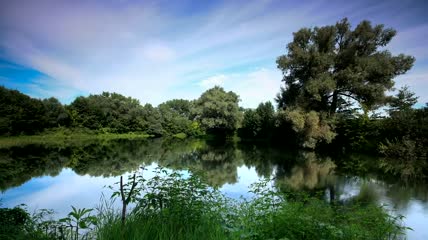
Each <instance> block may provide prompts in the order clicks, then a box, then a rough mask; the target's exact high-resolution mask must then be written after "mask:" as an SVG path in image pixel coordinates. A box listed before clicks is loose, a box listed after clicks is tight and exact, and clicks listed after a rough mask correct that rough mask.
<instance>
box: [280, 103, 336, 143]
mask: <svg viewBox="0 0 428 240" xmlns="http://www.w3.org/2000/svg"><path fill="white" fill-rule="evenodd" d="M278 121H279V124H284V122H287V123H289V125H291V128H292V129H293V130H294V131H295V132H296V134H297V137H298V138H299V139H300V141H299V142H301V144H302V145H301V146H302V147H304V148H311V149H313V148H315V147H316V145H317V143H319V142H321V141H325V142H327V143H330V142H331V141H332V140H333V138H334V137H335V136H336V133H335V132H333V131H332V128H331V126H330V124H329V123H330V122H329V120H327V119H326V117H325V116H323V114H321V113H318V112H315V111H310V112H305V111H303V110H301V109H299V108H296V109H293V108H287V109H286V110H281V111H280V112H279V113H278Z"/></svg>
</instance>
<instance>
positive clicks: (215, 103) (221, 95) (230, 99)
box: [194, 86, 241, 135]
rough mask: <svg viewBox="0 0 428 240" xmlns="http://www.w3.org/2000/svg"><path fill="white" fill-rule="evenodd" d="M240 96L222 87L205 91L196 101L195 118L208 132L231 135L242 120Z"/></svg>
mask: <svg viewBox="0 0 428 240" xmlns="http://www.w3.org/2000/svg"><path fill="white" fill-rule="evenodd" d="M238 102H239V97H238V95H236V94H235V93H234V92H231V91H230V92H226V91H224V89H223V88H221V87H218V86H216V87H214V88H211V89H209V90H207V91H205V92H204V93H203V94H202V95H201V96H200V97H199V98H198V99H197V100H196V101H195V108H194V115H195V119H196V120H198V122H200V124H201V127H202V128H203V129H205V130H206V131H207V132H208V133H214V134H219V135H231V134H233V133H234V131H235V130H236V129H237V127H238V124H239V123H240V121H241V112H240V111H239V105H238Z"/></svg>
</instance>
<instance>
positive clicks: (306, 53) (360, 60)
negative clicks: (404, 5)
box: [277, 18, 415, 115]
mask: <svg viewBox="0 0 428 240" xmlns="http://www.w3.org/2000/svg"><path fill="white" fill-rule="evenodd" d="M395 34H396V31H395V30H393V29H391V28H385V27H384V26H383V25H375V26H373V25H372V24H371V23H370V22H369V21H362V22H361V23H359V24H358V26H357V27H356V28H355V29H351V25H350V23H349V21H348V20H347V19H346V18H345V19H343V20H341V21H339V22H337V23H336V24H335V25H331V26H324V27H314V28H302V29H300V30H299V31H297V32H295V33H294V34H293V36H294V38H293V41H292V42H291V43H289V44H288V45H287V53H286V54H285V55H282V56H280V57H278V59H277V65H278V68H279V69H280V70H281V71H282V73H283V81H284V82H285V87H283V88H281V90H280V93H279V94H278V96H277V102H278V105H279V107H280V108H285V107H288V106H298V107H300V108H302V109H304V110H307V111H310V110H314V111H318V112H328V113H330V115H332V114H335V113H336V112H337V111H340V110H343V109H346V108H348V107H349V106H350V105H352V104H353V103H355V102H357V103H358V104H360V105H361V106H363V107H365V108H368V109H374V108H376V107H378V106H381V105H384V104H385V100H386V99H387V98H386V96H385V91H387V90H391V89H392V87H393V86H394V81H393V79H394V77H396V76H398V75H400V74H404V73H405V72H407V71H408V70H409V69H410V68H411V67H412V65H413V62H414V60H415V59H414V58H413V57H411V56H406V55H403V54H399V55H392V54H391V53H390V52H389V51H388V50H386V49H385V47H386V46H387V44H388V43H389V42H390V41H391V40H392V38H393V37H394V36H395Z"/></svg>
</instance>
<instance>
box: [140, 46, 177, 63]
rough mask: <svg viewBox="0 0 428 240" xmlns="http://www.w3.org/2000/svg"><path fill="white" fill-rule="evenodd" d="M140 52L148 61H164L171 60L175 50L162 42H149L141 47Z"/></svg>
mask: <svg viewBox="0 0 428 240" xmlns="http://www.w3.org/2000/svg"><path fill="white" fill-rule="evenodd" d="M142 54H143V55H144V57H146V58H147V59H148V60H149V61H153V62H165V61H171V60H173V59H174V58H175V55H176V54H175V51H174V50H173V49H172V48H170V47H168V46H167V45H166V44H162V43H150V44H148V45H147V46H145V47H143V49H142Z"/></svg>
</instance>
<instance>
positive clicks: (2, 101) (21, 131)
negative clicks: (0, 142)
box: [0, 87, 241, 138]
mask: <svg viewBox="0 0 428 240" xmlns="http://www.w3.org/2000/svg"><path fill="white" fill-rule="evenodd" d="M238 101H239V98H238V95H236V94H235V93H233V92H225V91H224V90H223V88H221V87H214V88H212V89H209V90H207V91H206V92H205V93H203V94H202V95H201V97H200V98H199V99H196V100H194V101H188V100H182V99H174V100H170V101H167V102H165V103H162V104H160V105H159V106H158V107H153V106H152V105H150V104H145V105H144V106H143V105H141V104H140V103H139V101H138V100H137V99H134V98H131V97H125V96H122V95H120V94H118V93H108V92H104V93H102V94H100V95H89V96H87V97H83V96H80V97H77V98H76V99H75V100H74V101H73V102H72V103H71V104H70V105H65V106H64V105H62V104H61V103H60V102H59V101H58V100H57V99H55V98H49V99H43V100H39V99H33V98H30V97H29V96H27V95H24V94H22V93H20V92H18V91H16V90H9V89H6V88H5V87H0V136H19V135H34V134H38V135H40V134H41V135H48V136H47V137H48V138H49V137H50V136H52V135H50V134H47V133H46V132H48V133H52V132H54V134H53V135H62V132H69V131H71V132H74V133H77V134H76V135H80V133H82V132H86V133H89V134H106V133H108V134H126V133H135V134H137V135H149V136H152V137H160V136H176V137H179V138H183V137H185V136H186V137H187V136H201V135H204V134H205V133H210V134H212V133H214V134H218V135H223V136H228V135H233V134H234V132H235V130H236V129H237V127H238V124H239V123H240V120H241V112H240V111H239V106H238ZM55 131H60V133H58V134H57V133H55ZM66 135H68V136H70V137H71V136H73V135H74V134H66Z"/></svg>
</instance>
